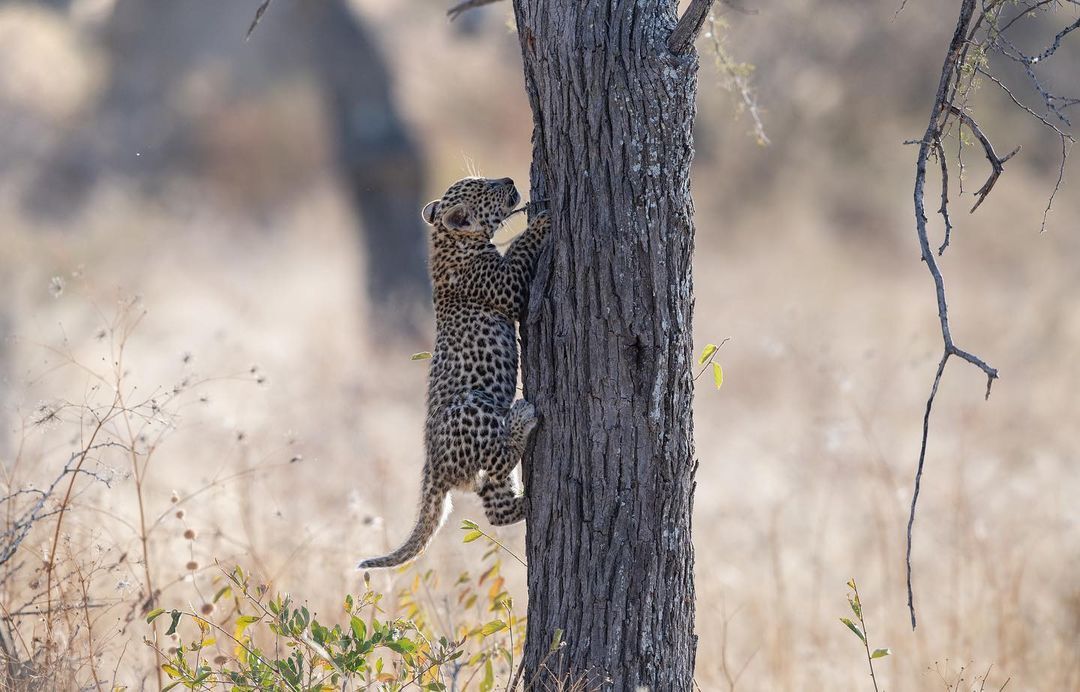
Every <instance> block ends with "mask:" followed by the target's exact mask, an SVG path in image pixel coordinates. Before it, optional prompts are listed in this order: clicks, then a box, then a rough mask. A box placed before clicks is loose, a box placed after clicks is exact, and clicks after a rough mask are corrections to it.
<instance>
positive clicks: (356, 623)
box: [349, 615, 367, 642]
mask: <svg viewBox="0 0 1080 692" xmlns="http://www.w3.org/2000/svg"><path fill="white" fill-rule="evenodd" d="M349 624H350V625H351V626H352V633H353V636H354V637H356V641H357V642H362V641H364V639H365V638H366V637H367V625H365V624H364V621H363V620H361V619H360V618H358V617H356V616H355V615H354V616H353V617H352V619H351V620H350V621H349Z"/></svg>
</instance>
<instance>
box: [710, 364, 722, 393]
mask: <svg viewBox="0 0 1080 692" xmlns="http://www.w3.org/2000/svg"><path fill="white" fill-rule="evenodd" d="M712 378H713V382H715V383H716V388H717V389H720V388H721V387H722V386H724V369H723V368H722V367H720V364H719V363H713V364H712Z"/></svg>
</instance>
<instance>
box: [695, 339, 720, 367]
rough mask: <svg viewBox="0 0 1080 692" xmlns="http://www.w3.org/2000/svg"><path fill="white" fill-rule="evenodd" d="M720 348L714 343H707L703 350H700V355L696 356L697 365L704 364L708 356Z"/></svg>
mask: <svg viewBox="0 0 1080 692" xmlns="http://www.w3.org/2000/svg"><path fill="white" fill-rule="evenodd" d="M718 348H720V347H719V346H717V345H716V344H707V345H706V346H705V350H704V351H702V352H701V357H700V358H698V365H705V361H707V360H709V356H711V355H712V354H714V353H716V349H718Z"/></svg>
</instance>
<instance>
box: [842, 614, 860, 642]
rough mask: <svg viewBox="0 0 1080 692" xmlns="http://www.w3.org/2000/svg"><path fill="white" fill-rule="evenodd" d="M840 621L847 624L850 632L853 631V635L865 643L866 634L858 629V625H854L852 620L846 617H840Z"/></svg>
mask: <svg viewBox="0 0 1080 692" xmlns="http://www.w3.org/2000/svg"><path fill="white" fill-rule="evenodd" d="M840 622H842V623H844V624H845V625H847V627H848V629H849V630H851V631H852V632H854V633H855V636H856V637H858V638H859V639H861V640H862V642H863V644H865V643H866V636H865V635H864V634H863V633H862V630H861V629H859V626H858V625H856V624H855V623H854V622H852V621H851V620H849V619H848V618H840Z"/></svg>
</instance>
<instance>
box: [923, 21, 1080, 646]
mask: <svg viewBox="0 0 1080 692" xmlns="http://www.w3.org/2000/svg"><path fill="white" fill-rule="evenodd" d="M1066 1H1067V2H1069V3H1071V4H1074V5H1080V1H1078V0H1066ZM1049 4H1050V3H1049V2H1047V0H1038V1H1036V2H1034V3H1022V4H1021V6H1020V7H1019V8H1017V12H1018V14H1017V16H1016V17H1013V18H1012V19H1011V20H1010V21H1008V22H1007V23H1006V24H1004V26H1002V27H999V26H998V21H999V20H1000V19H1001V15H1002V13H1003V12H1004V11H1005V9H1006V4H1005V3H1004V2H1002V1H1001V0H982V4H981V5H978V6H977V4H976V0H961V5H960V13H959V16H958V17H957V21H956V29H955V30H954V32H953V36H952V40H951V41H950V42H949V48H948V51H947V53H946V56H945V62H944V64H943V65H942V68H941V78H940V80H939V82H938V88H937V94H936V96H935V98H934V103H933V106H932V107H931V110H930V118H929V121H928V123H927V127H926V132H925V133H924V134H923V136H922V139H920V140H917V142H914V143H917V144H918V145H919V154H918V160H917V162H916V167H915V196H914V197H915V200H914V201H915V229H916V233H917V235H918V239H919V246H920V248H921V250H922V260H923V261H924V262H925V263H926V267H927V270H928V271H929V272H930V276H931V278H932V279H933V282H934V289H935V293H936V295H937V305H938V320H939V322H940V327H941V337H942V353H941V360H940V361H939V362H938V367H937V370H936V371H935V373H934V379H933V382H932V384H931V387H930V395H929V396H928V398H927V401H926V411H925V413H924V414H923V425H922V440H921V444H920V446H919V461H918V465H917V467H916V470H915V484H914V490H913V492H912V496H911V511H910V514H909V516H908V525H907V554H906V566H907V597H908V610H909V611H910V614H911V627H912V629H914V628H915V626H916V618H915V599H914V590H913V588H912V570H911V552H912V532H913V528H914V525H915V510H916V506H917V504H918V500H919V491H920V489H921V486H922V474H923V468H924V466H925V463H926V448H927V442H928V440H929V436H930V417H931V413H932V412H933V407H934V399H935V398H936V397H937V393H938V387H939V385H940V384H941V378H942V376H943V375H944V373H945V366H946V365H947V364H948V362H949V358H951V357H953V356H956V357H957V358H960V359H961V360H964V361H966V362H968V363H970V364H972V365H974V366H975V367H977V368H979V369H980V370H981V371H982V372H983V374H984V375H986V398H989V397H990V389H991V387H992V385H993V383H994V380H995V379H997V377H998V372H997V370H996V369H995V368H993V367H991V366H990V365H989V364H987V363H986V362H985V361H984V360H982V358H980V357H979V356H976V355H975V354H973V353H970V352H968V351H965V350H963V349H961V348H959V347H958V346H957V345H956V343H955V342H954V341H953V337H952V332H951V330H950V324H949V306H948V301H947V297H946V293H945V282H944V279H943V278H942V275H941V269H940V267H939V266H938V264H937V260H936V258H935V257H934V253H933V252H931V250H930V240H929V234H928V231H927V219H926V206H925V201H924V192H925V187H926V167H927V160H928V159H929V157H930V155H931V152H932V153H933V155H934V156H936V157H937V159H938V163H939V166H940V169H941V206H940V207H939V208H938V213H940V214H941V217H942V220H943V221H944V226H945V232H944V239H943V242H942V243H941V245H940V247H938V252H937V254H938V256H940V255H941V254H942V253H944V252H945V249H946V248H947V247H948V246H949V241H950V239H951V236H952V231H953V224H952V220H951V218H950V216H949V167H948V163H947V161H946V156H945V148H944V146H943V144H942V138H943V137H944V136H945V134H946V133H947V132H948V129H949V123H950V120H951V119H952V118H956V122H958V123H959V125H958V127H966V128H967V129H968V130H969V131H970V132H971V133H972V134H973V135H974V136H975V138H976V139H977V140H978V141H979V144H980V145H981V146H982V148H983V152H984V154H985V155H986V159H987V161H989V163H990V175H989V177H988V178H987V180H986V182H985V183H983V186H982V187H981V188H979V189H978V190H977V191H976V192H975V204H974V205H973V206H972V208H971V211H972V212H974V211H975V210H976V209H978V208H979V206H980V205H981V204H982V203H983V202H984V201H986V198H987V197H988V196H989V195H990V192H991V191H992V190H993V189H994V185H995V184H996V183H997V181H998V178H999V177H1001V174H1002V172H1003V171H1004V165H1005V163H1006V162H1007V161H1008V160H1009V159H1011V158H1012V157H1013V156H1015V155H1016V154H1017V153H1018V152H1019V151H1020V147H1016V148H1015V149H1013V150H1012V151H1011V152H1009V153H1008V154H1006V155H1005V156H999V155H998V154H997V151H996V150H995V148H994V146H993V143H992V142H991V140H990V138H989V137H988V136H987V135H986V133H985V132H983V130H982V128H981V127H980V126H979V124H978V123H977V122H976V121H975V119H974V117H972V115H971V114H970V113H969V112H968V111H967V110H966V109H965V108H964V103H965V102H966V100H967V97H968V95H969V94H970V91H971V90H972V89H973V88H974V86H975V81H974V77H975V75H977V74H982V75H985V76H987V77H989V78H990V79H991V80H992V81H993V82H994V83H995V84H997V85H998V86H1000V87H1001V88H1002V89H1003V90H1004V91H1005V93H1006V94H1008V96H1009V98H1010V99H1012V101H1013V103H1015V104H1016V105H1017V106H1019V107H1020V108H1021V109H1023V110H1024V111H1025V112H1027V113H1028V114H1029V115H1031V116H1033V117H1034V118H1035V119H1036V120H1038V121H1039V122H1040V123H1042V124H1043V125H1044V126H1046V127H1048V128H1050V129H1052V130H1053V131H1054V132H1055V133H1057V135H1058V136H1059V137H1060V138H1061V143H1062V158H1061V165H1060V167H1059V170H1058V178H1057V183H1056V184H1055V186H1054V191H1053V193H1052V194H1051V195H1050V200H1049V202H1048V204H1047V207H1046V211H1045V212H1044V215H1043V228H1045V223H1046V214H1047V213H1049V211H1050V205H1051V204H1053V200H1054V195H1056V194H1057V191H1058V188H1059V187H1060V186H1061V180H1062V178H1063V177H1064V171H1065V158H1066V157H1067V155H1068V149H1067V146H1066V142H1067V141H1072V136H1071V135H1069V134H1068V133H1066V132H1064V131H1063V130H1061V129H1060V128H1058V127H1057V126H1055V125H1054V124H1052V123H1051V122H1050V121H1049V120H1047V118H1046V117H1043V116H1041V115H1038V114H1037V113H1035V112H1034V111H1032V110H1031V109H1030V108H1028V107H1027V106H1024V105H1023V104H1022V103H1020V102H1019V101H1018V100H1017V99H1016V98H1015V97H1014V96H1013V94H1012V92H1011V91H1010V90H1009V89H1008V87H1006V86H1005V85H1004V84H1003V83H1002V82H1001V81H1000V80H999V79H997V78H996V77H994V76H993V75H991V74H989V72H987V71H986V68H984V67H982V66H981V65H980V59H979V58H980V57H981V52H982V51H985V50H987V49H995V50H997V52H999V53H1000V54H1002V55H1004V56H1006V57H1008V58H1011V59H1012V60H1014V61H1015V62H1018V63H1020V64H1021V65H1022V66H1023V67H1024V68H1025V71H1026V74H1027V75H1028V78H1029V81H1030V82H1031V84H1032V86H1033V87H1034V88H1035V90H1036V91H1037V92H1038V93H1039V94H1040V95H1041V96H1042V97H1043V100H1044V104H1045V105H1046V108H1047V114H1048V115H1053V116H1056V117H1057V118H1058V119H1059V120H1060V121H1061V122H1063V123H1065V124H1068V120H1067V118H1065V116H1064V114H1063V112H1062V111H1063V110H1064V109H1065V108H1067V107H1068V106H1069V105H1072V103H1073V102H1075V99H1071V98H1068V97H1060V96H1057V95H1055V94H1053V93H1051V92H1050V91H1049V90H1048V89H1047V88H1046V87H1045V86H1044V85H1043V84H1042V82H1040V81H1039V79H1038V77H1037V75H1036V74H1035V71H1034V66H1035V65H1036V64H1038V63H1041V62H1043V61H1045V60H1047V59H1048V58H1050V57H1051V56H1052V55H1053V54H1054V53H1055V52H1056V51H1057V50H1058V48H1059V47H1060V45H1061V42H1062V40H1063V39H1064V38H1065V37H1066V36H1068V35H1069V34H1070V33H1071V32H1072V31H1073V30H1075V29H1076V28H1080V20H1078V21H1076V22H1073V23H1071V24H1069V25H1068V26H1067V27H1066V28H1065V29H1063V30H1061V31H1059V32H1057V34H1055V36H1054V38H1053V40H1052V41H1051V43H1050V45H1049V47H1048V48H1046V49H1045V50H1043V51H1042V52H1041V53H1039V54H1037V55H1034V56H1028V55H1025V54H1023V53H1022V52H1020V51H1019V50H1018V49H1017V48H1016V47H1015V46H1013V45H1012V44H1011V43H1010V42H1009V41H1008V40H1007V39H1005V38H1004V32H1005V31H1007V30H1008V29H1010V28H1011V27H1012V26H1013V24H1015V23H1016V22H1017V21H1018V20H1019V19H1020V17H1021V16H1025V15H1029V14H1030V13H1032V12H1034V11H1035V10H1044V11H1046V8H1047V7H1048V6H1049ZM972 50H974V51H976V53H975V57H974V58H973V59H972V60H971V61H970V62H969V60H968V55H969V52H970V51H972ZM958 139H959V133H958ZM962 170H963V167H962V164H961V172H962ZM962 193H963V190H962V189H961V194H962Z"/></svg>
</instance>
